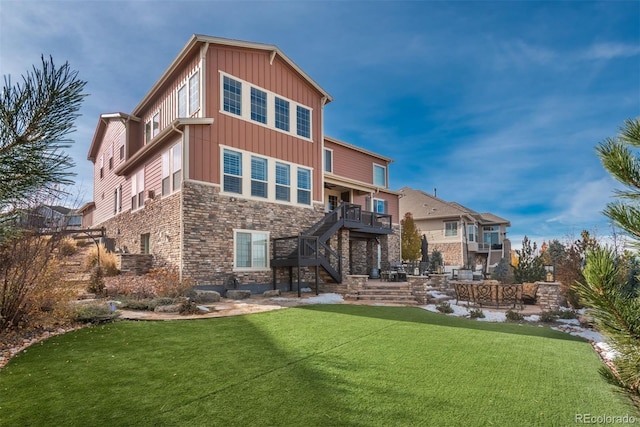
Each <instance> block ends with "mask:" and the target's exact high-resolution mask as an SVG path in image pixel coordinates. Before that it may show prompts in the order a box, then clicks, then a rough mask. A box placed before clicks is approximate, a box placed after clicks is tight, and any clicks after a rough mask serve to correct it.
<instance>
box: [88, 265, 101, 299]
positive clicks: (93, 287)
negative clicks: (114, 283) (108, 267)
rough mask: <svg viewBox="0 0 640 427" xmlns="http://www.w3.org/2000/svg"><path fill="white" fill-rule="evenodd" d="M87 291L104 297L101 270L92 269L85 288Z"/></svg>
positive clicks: (98, 268)
mask: <svg viewBox="0 0 640 427" xmlns="http://www.w3.org/2000/svg"><path fill="white" fill-rule="evenodd" d="M87 291H89V292H91V293H94V294H96V295H104V293H105V286H104V273H103V269H102V268H100V267H94V268H93V271H91V276H90V278H89V285H88V286H87Z"/></svg>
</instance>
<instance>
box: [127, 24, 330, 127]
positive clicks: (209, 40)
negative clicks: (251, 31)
mask: <svg viewBox="0 0 640 427" xmlns="http://www.w3.org/2000/svg"><path fill="white" fill-rule="evenodd" d="M200 44H217V45H221V46H230V47H239V48H244V49H255V50H262V51H265V52H269V53H270V54H271V56H270V60H271V62H273V58H274V57H275V56H276V55H277V56H279V57H280V58H282V60H283V61H284V62H286V63H287V64H288V65H289V66H290V67H291V68H293V69H294V70H295V71H296V72H297V73H298V74H299V75H300V76H301V77H302V78H304V79H305V80H306V81H307V82H308V83H309V84H310V85H311V86H312V87H313V88H315V89H316V90H317V91H318V92H319V93H320V94H321V95H322V96H323V97H325V98H326V102H325V104H328V103H329V102H331V101H333V98H332V97H331V95H330V94H329V92H327V91H326V90H324V89H323V88H322V87H321V86H320V85H319V84H318V83H316V82H315V80H313V79H312V78H311V77H310V76H309V75H308V74H307V73H305V72H304V71H302V69H301V68H300V67H298V65H297V64H296V63H295V62H293V61H292V60H291V58H289V57H288V56H287V55H285V54H284V53H283V52H282V51H281V50H280V49H279V48H278V47H277V46H275V45H270V44H263V43H255V42H247V41H242V40H234V39H225V38H222V37H212V36H206V35H202V34H194V35H192V36H191V38H190V39H189V41H188V42H187V44H186V45H185V46H184V47H183V48H182V50H181V51H180V53H178V56H176V58H175V59H174V60H173V62H171V64H170V65H169V67H167V69H166V70H165V72H164V73H163V74H162V75H161V76H160V78H159V79H158V80H157V81H156V82H155V84H154V85H153V86H152V87H151V89H150V90H149V92H147V94H146V95H145V96H144V98H142V100H141V101H140V103H139V104H138V105H137V106H136V108H134V109H133V112H132V114H133V115H138V114H139V113H140V112H141V111H142V110H143V109H144V108H145V107H146V106H147V103H148V102H149V101H150V100H151V99H152V98H153V97H154V96H155V95H156V94H157V92H158V91H159V90H160V89H161V88H162V87H163V85H164V84H165V83H166V82H167V81H168V80H169V79H171V78H172V75H173V74H174V72H175V71H176V70H177V69H178V68H179V67H180V64H181V63H182V61H183V60H184V59H185V58H186V57H188V56H189V55H191V54H193V52H194V49H195V48H197V47H198V46H199V45H200Z"/></svg>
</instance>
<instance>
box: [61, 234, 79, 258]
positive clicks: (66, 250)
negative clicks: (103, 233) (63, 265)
mask: <svg viewBox="0 0 640 427" xmlns="http://www.w3.org/2000/svg"><path fill="white" fill-rule="evenodd" d="M77 252H78V245H77V244H76V239H74V238H72V237H68V236H67V237H65V238H63V239H62V240H60V246H59V247H58V253H59V254H60V255H62V256H71V255H75V254H76V253H77Z"/></svg>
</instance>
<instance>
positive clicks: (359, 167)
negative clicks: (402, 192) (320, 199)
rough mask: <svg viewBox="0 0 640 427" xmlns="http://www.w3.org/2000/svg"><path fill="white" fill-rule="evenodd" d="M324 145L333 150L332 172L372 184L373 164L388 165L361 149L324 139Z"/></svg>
mask: <svg viewBox="0 0 640 427" xmlns="http://www.w3.org/2000/svg"><path fill="white" fill-rule="evenodd" d="M324 147H325V148H329V149H331V150H333V174H334V175H338V176H341V177H344V178H349V179H355V180H356V181H360V182H366V183H367V184H373V165H374V163H375V164H378V165H380V166H384V167H386V168H387V173H388V167H389V165H388V164H387V162H386V161H384V160H382V159H379V158H377V157H375V156H372V155H370V154H367V153H363V152H362V151H357V150H354V149H351V148H349V147H345V146H343V145H339V144H335V143H333V142H331V141H328V140H325V142H324ZM387 184H388V183H387Z"/></svg>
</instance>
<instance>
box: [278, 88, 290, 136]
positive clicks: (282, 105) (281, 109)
mask: <svg viewBox="0 0 640 427" xmlns="http://www.w3.org/2000/svg"><path fill="white" fill-rule="evenodd" d="M276 128H278V129H280V130H283V131H286V132H289V101H287V100H284V99H282V98H278V97H276Z"/></svg>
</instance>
